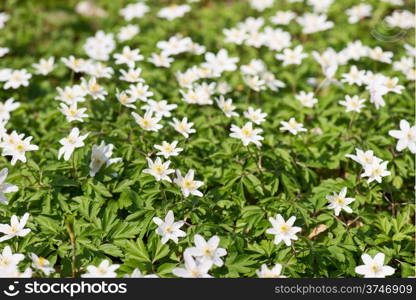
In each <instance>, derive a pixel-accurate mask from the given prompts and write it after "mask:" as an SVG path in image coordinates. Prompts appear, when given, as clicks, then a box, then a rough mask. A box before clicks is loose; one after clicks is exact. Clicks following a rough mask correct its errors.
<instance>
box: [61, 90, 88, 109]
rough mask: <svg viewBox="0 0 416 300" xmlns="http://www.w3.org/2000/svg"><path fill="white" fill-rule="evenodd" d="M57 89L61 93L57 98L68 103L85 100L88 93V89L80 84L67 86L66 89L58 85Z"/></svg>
mask: <svg viewBox="0 0 416 300" xmlns="http://www.w3.org/2000/svg"><path fill="white" fill-rule="evenodd" d="M56 90H57V91H58V94H59V95H58V96H57V97H55V99H56V100H60V101H62V102H65V103H66V104H68V105H72V104H73V103H76V102H84V101H85V96H86V95H87V90H86V89H84V87H81V86H80V85H74V86H72V87H71V86H67V87H65V88H64V89H61V88H60V87H57V88H56Z"/></svg>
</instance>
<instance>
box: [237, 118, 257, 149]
mask: <svg viewBox="0 0 416 300" xmlns="http://www.w3.org/2000/svg"><path fill="white" fill-rule="evenodd" d="M262 132H263V130H262V129H253V124H252V123H251V122H247V123H246V124H245V125H244V126H243V127H242V128H240V127H238V126H236V125H234V124H233V125H231V133H230V137H233V138H236V139H240V140H241V141H242V142H243V145H244V146H248V144H250V143H254V144H255V145H256V146H258V147H260V146H261V142H260V141H262V140H263V139H264V138H263V137H262V136H261V135H259V133H262Z"/></svg>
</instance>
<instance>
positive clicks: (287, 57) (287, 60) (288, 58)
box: [275, 45, 308, 66]
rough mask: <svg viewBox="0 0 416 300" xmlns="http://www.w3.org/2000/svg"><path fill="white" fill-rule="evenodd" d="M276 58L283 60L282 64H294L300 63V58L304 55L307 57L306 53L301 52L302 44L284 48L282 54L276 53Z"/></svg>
mask: <svg viewBox="0 0 416 300" xmlns="http://www.w3.org/2000/svg"><path fill="white" fill-rule="evenodd" d="M275 57H276V59H278V60H282V61H283V66H287V65H291V64H295V65H300V64H301V62H302V60H303V59H304V58H305V57H308V55H307V54H306V53H304V52H303V46H302V45H299V46H296V48H295V49H293V50H291V49H284V50H283V54H276V55H275Z"/></svg>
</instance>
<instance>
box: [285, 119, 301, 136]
mask: <svg viewBox="0 0 416 300" xmlns="http://www.w3.org/2000/svg"><path fill="white" fill-rule="evenodd" d="M280 124H281V125H283V126H282V127H280V130H283V131H286V130H287V131H289V132H290V133H291V134H294V135H297V134H298V133H299V132H305V131H307V129H305V128H303V124H302V123H298V122H296V120H295V118H290V119H289V121H288V122H286V121H280Z"/></svg>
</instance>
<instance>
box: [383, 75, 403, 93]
mask: <svg viewBox="0 0 416 300" xmlns="http://www.w3.org/2000/svg"><path fill="white" fill-rule="evenodd" d="M398 83H399V78H397V77H394V78H389V77H386V79H385V82H384V85H385V86H386V88H387V89H388V92H393V93H396V94H401V93H402V90H403V89H404V86H402V85H398Z"/></svg>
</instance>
